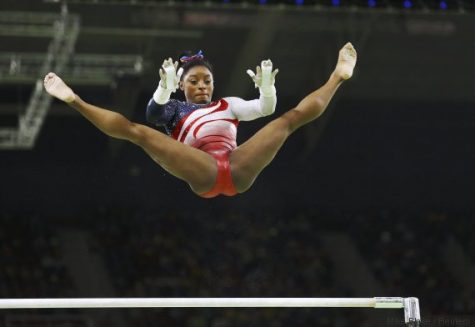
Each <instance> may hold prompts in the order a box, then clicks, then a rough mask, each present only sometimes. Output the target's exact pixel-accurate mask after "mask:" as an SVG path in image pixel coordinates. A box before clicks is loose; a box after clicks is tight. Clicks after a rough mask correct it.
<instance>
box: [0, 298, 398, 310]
mask: <svg viewBox="0 0 475 327" xmlns="http://www.w3.org/2000/svg"><path fill="white" fill-rule="evenodd" d="M403 301H404V299H403V298H400V297H394V298H391V297H383V298H68V299H66V298H49V299H47V298H45V299H0V309H54V308H176V307H179V308H208V307H221V308H225V307H226V308H231V307H233V308H258V307H274V308H277V307H280V308H284V307H333V308H344V307H346V308H384V309H396V308H404V303H403Z"/></svg>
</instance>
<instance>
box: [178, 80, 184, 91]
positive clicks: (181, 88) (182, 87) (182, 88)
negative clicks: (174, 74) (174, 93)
mask: <svg viewBox="0 0 475 327" xmlns="http://www.w3.org/2000/svg"><path fill="white" fill-rule="evenodd" d="M178 86H179V87H180V90H182V91H185V82H184V81H183V80H181V81H180V83H179V84H178Z"/></svg>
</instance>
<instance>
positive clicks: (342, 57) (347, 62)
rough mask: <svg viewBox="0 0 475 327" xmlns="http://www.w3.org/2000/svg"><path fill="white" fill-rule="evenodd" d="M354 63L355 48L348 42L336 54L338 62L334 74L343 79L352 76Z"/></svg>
mask: <svg viewBox="0 0 475 327" xmlns="http://www.w3.org/2000/svg"><path fill="white" fill-rule="evenodd" d="M355 65H356V50H355V48H354V47H353V45H352V44H351V43H350V42H348V43H347V44H345V45H344V46H343V48H341V50H340V52H339V55H338V63H337V64H336V68H335V74H336V75H337V76H339V77H341V78H342V79H344V80H347V79H350V78H351V76H353V69H354V68H355Z"/></svg>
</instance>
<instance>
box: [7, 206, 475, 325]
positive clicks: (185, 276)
mask: <svg viewBox="0 0 475 327" xmlns="http://www.w3.org/2000/svg"><path fill="white" fill-rule="evenodd" d="M466 217H467V218H466V219H467V221H468V217H469V215H467V216H466ZM460 219H461V218H460V216H457V220H456V221H454V220H450V219H449V218H448V216H447V215H445V214H440V213H420V212H419V213H410V214H409V213H397V212H394V211H392V212H391V211H384V210H374V211H368V212H364V213H354V212H352V213H341V212H331V213H329V212H325V213H324V212H319V213H315V212H312V213H296V212H293V213H292V212H290V213H284V212H274V213H271V212H267V213H257V212H252V213H233V212H228V213H219V214H218V213H213V212H207V213H204V212H201V213H192V212H189V213H184V212H181V213H180V214H178V213H173V212H160V213H152V212H143V211H141V210H124V209H121V210H119V209H110V208H102V209H101V210H100V211H99V212H98V213H97V214H95V215H94V217H92V218H91V217H90V218H81V219H80V221H81V223H80V226H79V224H78V226H77V228H81V230H83V231H86V232H87V235H88V240H89V247H90V251H91V253H95V254H98V255H99V256H100V258H102V261H103V263H104V266H105V267H106V270H107V273H108V276H110V282H111V285H112V286H113V288H114V289H115V291H116V294H117V296H120V297H357V296H361V295H360V294H355V292H354V290H353V289H352V288H351V287H349V286H348V285H344V284H342V283H341V282H339V281H338V280H337V279H336V277H335V276H337V275H338V274H337V272H336V267H335V265H334V260H332V259H333V258H332V253H331V251H330V250H329V249H328V248H326V247H324V246H323V240H322V238H321V235H322V234H321V233H323V232H332V231H338V232H340V233H341V232H343V233H344V234H345V235H347V236H348V237H349V238H350V239H351V240H352V243H353V244H354V246H355V247H356V249H357V251H358V252H359V253H361V255H362V257H363V258H364V261H365V264H366V265H367V266H368V268H369V271H370V272H371V273H372V274H373V275H374V277H375V279H376V280H377V281H378V282H379V283H381V285H382V287H383V289H384V290H385V292H386V293H387V294H388V295H392V296H417V297H419V298H420V299H421V304H423V309H424V310H426V312H425V313H426V314H431V315H468V314H470V313H471V312H474V311H475V301H474V300H473V296H471V295H473V293H470V292H468V293H467V287H466V285H462V283H461V281H459V280H457V279H456V278H455V277H454V276H453V274H452V273H451V271H450V269H448V267H447V264H446V260H445V259H444V247H445V244H446V241H447V239H448V238H449V237H455V238H456V239H457V240H458V241H459V242H460V243H461V244H462V245H463V246H464V248H466V250H467V254H468V257H469V258H470V259H471V260H472V261H471V264H473V262H474V259H475V257H474V256H473V254H474V251H473V249H474V242H473V238H472V236H471V234H470V232H469V231H467V228H463V227H461V226H462V225H463V224H461V220H460ZM1 226H2V228H1V229H0V249H1V256H0V260H1V264H0V278H1V280H2V282H1V283H0V293H1V296H2V297H3V298H7V297H75V296H76V295H75V294H77V293H76V292H77V290H76V289H75V286H74V282H73V279H72V277H71V276H72V275H71V272H70V271H68V267H67V266H66V264H65V263H64V261H63V260H62V246H61V242H60V241H59V238H58V235H59V233H61V228H62V226H61V222H58V221H55V222H49V220H48V218H46V217H34V216H32V217H28V218H25V217H22V218H21V219H20V218H19V217H15V216H11V215H7V214H3V215H2V216H1ZM466 226H467V225H466ZM68 228H71V222H69V223H68ZM348 273H351V272H350V271H349V272H348ZM377 295H378V294H375V296H377ZM296 310H298V312H297V311H296ZM124 317H126V319H127V324H126V325H127V326H156V325H157V324H159V325H162V326H192V327H205V326H213V327H221V326H222V327H224V326H273V327H274V326H275V327H277V326H309V325H315V326H341V327H343V326H354V325H361V323H360V322H361V321H363V320H365V319H366V318H365V315H364V313H363V312H362V311H361V310H350V311H348V310H345V309H339V310H331V309H330V310H329V309H325V310H322V309H285V310H281V309H220V310H219V314H218V311H217V309H204V310H203V309H201V310H198V309H188V310H181V309H168V310H153V309H148V310H139V309H131V310H126V311H124Z"/></svg>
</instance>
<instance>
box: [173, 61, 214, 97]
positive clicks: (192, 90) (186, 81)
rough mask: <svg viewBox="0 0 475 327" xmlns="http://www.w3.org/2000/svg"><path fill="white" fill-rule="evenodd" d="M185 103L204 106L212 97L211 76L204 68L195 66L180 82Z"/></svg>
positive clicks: (212, 85)
mask: <svg viewBox="0 0 475 327" xmlns="http://www.w3.org/2000/svg"><path fill="white" fill-rule="evenodd" d="M180 90H182V91H183V92H184V93H185V98H186V101H187V102H191V103H198V104H206V103H209V102H211V98H212V97H213V90H214V84H213V74H212V73H211V72H210V71H209V69H208V68H206V67H205V66H195V67H192V68H190V70H189V71H187V72H186V75H184V76H183V78H182V80H181V81H180Z"/></svg>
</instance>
